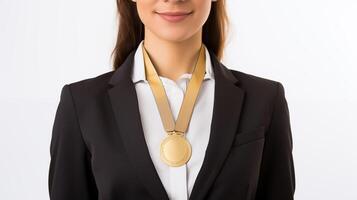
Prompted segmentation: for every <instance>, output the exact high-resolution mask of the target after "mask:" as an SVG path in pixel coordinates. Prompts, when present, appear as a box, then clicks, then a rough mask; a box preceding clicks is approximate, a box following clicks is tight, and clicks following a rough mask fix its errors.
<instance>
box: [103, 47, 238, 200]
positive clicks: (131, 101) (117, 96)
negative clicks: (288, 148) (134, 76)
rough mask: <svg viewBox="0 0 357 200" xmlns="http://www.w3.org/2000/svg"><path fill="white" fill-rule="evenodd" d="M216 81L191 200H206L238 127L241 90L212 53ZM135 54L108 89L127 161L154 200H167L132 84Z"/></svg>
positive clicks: (131, 54) (115, 75) (113, 78)
mask: <svg viewBox="0 0 357 200" xmlns="http://www.w3.org/2000/svg"><path fill="white" fill-rule="evenodd" d="M208 51H209V52H210V57H211V62H212V67H213V71H214V77H215V94H214V106H213V118H212V124H211V133H210V139H209V143H208V146H207V150H206V153H205V157H204V161H203V165H202V167H201V169H200V171H199V173H198V175H197V178H196V181H195V184H194V186H193V189H192V192H191V195H190V198H189V199H190V200H202V199H204V198H205V196H206V195H207V193H208V192H209V189H210V187H211V186H212V184H213V182H214V180H215V178H216V176H217V175H218V173H219V171H220V169H221V167H222V165H223V163H224V160H225V158H226V157H227V155H228V153H229V149H230V146H231V144H232V142H233V138H234V136H235V133H236V131H237V127H238V124H239V118H240V113H241V109H242V103H243V99H244V90H243V89H241V88H240V87H238V83H239V82H238V80H237V79H236V78H235V76H234V75H233V74H232V72H231V71H230V70H229V69H227V68H226V67H225V66H224V65H223V64H222V63H220V62H219V60H218V59H217V58H216V56H215V55H214V54H213V52H212V51H211V50H208ZM134 55H135V50H134V51H132V52H131V53H130V54H129V55H128V57H127V58H126V60H125V61H124V62H123V64H122V65H121V66H120V67H119V68H118V69H117V70H116V71H115V72H114V73H113V75H112V77H111V79H110V81H109V82H108V83H109V84H110V85H112V86H113V87H111V88H109V89H108V94H109V98H110V101H111V104H112V108H113V112H114V115H115V119H116V123H117V126H118V129H119V132H120V135H121V137H122V140H123V143H124V145H125V148H126V150H127V154H128V157H129V159H130V161H131V163H132V166H133V168H134V169H135V170H136V172H137V174H138V177H139V178H140V180H141V181H142V183H143V184H144V185H145V187H146V188H147V189H148V191H149V192H151V194H152V196H153V197H154V199H163V200H168V199H169V197H168V195H167V193H166V191H165V188H164V186H163V184H162V182H161V180H160V177H159V175H158V174H157V172H156V169H155V167H154V164H153V162H152V160H151V157H150V154H149V151H148V148H147V145H146V141H145V138H144V132H143V128H142V124H141V118H140V112H139V106H138V101H137V95H136V90H135V86H134V84H133V82H132V80H131V72H132V66H133V60H134Z"/></svg>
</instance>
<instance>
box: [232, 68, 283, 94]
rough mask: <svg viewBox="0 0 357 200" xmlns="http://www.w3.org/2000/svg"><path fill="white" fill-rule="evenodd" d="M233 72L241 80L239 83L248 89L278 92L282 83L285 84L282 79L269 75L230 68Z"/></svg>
mask: <svg viewBox="0 0 357 200" xmlns="http://www.w3.org/2000/svg"><path fill="white" fill-rule="evenodd" d="M229 70H230V71H231V72H232V74H233V75H234V76H235V77H236V78H237V79H238V80H239V85H240V87H241V88H243V89H245V90H246V91H250V90H254V91H259V92H262V91H267V92H276V90H277V88H278V87H279V86H280V85H283V84H282V82H281V81H279V80H274V79H270V78H267V77H262V76H257V75H254V74H250V73H247V72H242V71H238V70H234V69H229Z"/></svg>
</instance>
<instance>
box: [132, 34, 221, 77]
mask: <svg viewBox="0 0 357 200" xmlns="http://www.w3.org/2000/svg"><path fill="white" fill-rule="evenodd" d="M143 42H144V40H142V41H141V42H140V44H139V46H138V48H137V49H136V51H135V57H134V63H133V67H134V68H133V73H132V80H133V83H134V84H135V83H137V82H139V81H145V82H147V80H146V77H145V69H144V56H143V52H142V45H143ZM205 51H206V73H205V76H204V78H203V80H206V79H214V74H213V69H212V63H211V58H210V56H209V51H208V50H207V48H206V47H205ZM182 77H191V74H187V73H185V74H183V75H182V76H181V77H180V78H182Z"/></svg>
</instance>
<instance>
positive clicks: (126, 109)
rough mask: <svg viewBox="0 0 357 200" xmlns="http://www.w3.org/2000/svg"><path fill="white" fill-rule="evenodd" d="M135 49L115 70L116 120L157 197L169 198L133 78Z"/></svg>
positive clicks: (139, 170)
mask: <svg viewBox="0 0 357 200" xmlns="http://www.w3.org/2000/svg"><path fill="white" fill-rule="evenodd" d="M134 54H135V51H132V52H131V53H130V54H129V56H128V57H127V58H126V60H125V61H124V63H123V64H122V65H121V66H120V67H119V68H118V69H117V70H116V71H115V72H114V73H113V75H112V78H111V79H110V81H109V84H111V85H114V87H112V88H109V89H108V94H109V98H110V101H111V104H112V108H113V112H114V115H115V120H116V123H117V126H118V129H119V132H120V135H121V137H122V140H123V143H124V146H125V148H126V150H127V155H128V157H129V159H130V161H131V164H132V167H133V168H134V170H135V171H136V174H138V176H137V177H138V178H139V179H140V180H141V181H142V183H143V185H144V186H145V187H146V188H147V190H148V191H149V192H151V194H152V196H153V197H154V198H153V199H163V200H168V199H169V197H168V195H167V193H166V191H165V188H164V186H163V185H162V182H161V180H160V177H159V175H158V174H157V172H156V169H155V166H154V164H153V162H152V160H151V157H150V154H149V150H148V148H147V145H146V142H145V137H144V132H143V128H142V124H141V119H140V112H139V106H138V101H137V96H136V90H135V86H134V84H133V82H132V80H131V69H132V65H133V59H134Z"/></svg>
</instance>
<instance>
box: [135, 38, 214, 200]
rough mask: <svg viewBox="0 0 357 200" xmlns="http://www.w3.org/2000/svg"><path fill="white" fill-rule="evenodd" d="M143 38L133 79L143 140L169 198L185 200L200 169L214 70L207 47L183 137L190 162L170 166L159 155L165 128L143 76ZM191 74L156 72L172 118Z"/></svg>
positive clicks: (205, 138) (205, 141) (136, 58)
mask: <svg viewBox="0 0 357 200" xmlns="http://www.w3.org/2000/svg"><path fill="white" fill-rule="evenodd" d="M143 41H144V40H142V41H141V43H140V45H139V46H138V48H137V49H136V52H135V58H134V64H133V73H132V80H133V82H134V84H135V89H136V93H137V98H138V103H139V110H140V117H141V122H142V126H143V131H144V136H145V140H146V144H147V147H148V150H149V153H150V156H151V160H152V161H153V164H154V166H155V168H156V171H157V173H158V175H159V177H160V179H161V182H162V184H163V186H164V187H165V190H166V192H167V194H168V196H169V198H170V199H171V200H187V199H188V198H189V196H190V194H191V191H192V188H193V185H194V182H195V179H196V177H197V175H198V172H199V171H200V169H201V166H202V163H203V159H204V156H205V151H206V148H207V145H208V140H209V135H210V127H211V120H212V114H213V103H214V84H215V81H214V74H213V69H212V65H211V60H210V56H209V52H208V50H207V49H205V51H206V74H205V76H204V80H203V82H202V85H201V88H200V91H199V94H198V97H197V99H196V103H195V107H194V110H193V112H192V117H191V121H190V123H189V126H188V129H187V132H186V138H187V140H188V141H189V142H190V144H191V147H192V155H191V159H190V160H189V162H188V163H187V164H185V165H183V166H181V167H170V166H168V165H166V164H165V163H164V162H163V161H161V159H160V143H161V141H162V140H163V139H164V138H165V137H166V132H165V129H164V126H163V123H162V121H161V118H160V114H159V110H158V108H157V105H156V102H155V97H154V96H153V94H152V91H151V88H150V85H149V83H148V81H147V80H146V78H145V69H144V57H143V52H142V45H143ZM191 76H192V74H189V73H185V74H183V75H182V76H180V78H179V79H178V80H177V82H175V81H174V80H172V79H169V78H166V77H162V76H159V78H160V79H161V81H162V83H163V86H164V88H165V91H166V95H167V97H168V101H169V104H170V108H171V111H172V114H173V115H174V119H175V120H177V116H178V112H179V111H180V107H181V104H182V100H183V97H184V95H185V91H186V86H187V85H188V83H189V80H190V78H191Z"/></svg>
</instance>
